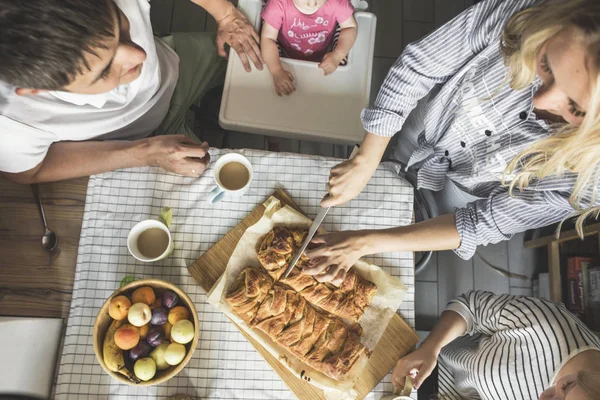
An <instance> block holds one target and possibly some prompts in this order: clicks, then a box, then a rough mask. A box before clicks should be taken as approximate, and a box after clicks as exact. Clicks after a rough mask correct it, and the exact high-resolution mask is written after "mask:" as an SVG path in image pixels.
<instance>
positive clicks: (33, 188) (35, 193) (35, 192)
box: [31, 183, 48, 229]
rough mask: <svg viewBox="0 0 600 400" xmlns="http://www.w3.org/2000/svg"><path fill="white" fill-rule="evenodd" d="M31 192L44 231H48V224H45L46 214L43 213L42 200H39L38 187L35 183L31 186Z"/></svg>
mask: <svg viewBox="0 0 600 400" xmlns="http://www.w3.org/2000/svg"><path fill="white" fill-rule="evenodd" d="M31 192H32V193H33V197H34V199H35V203H36V204H37V206H38V210H40V216H41V217H42V223H43V224H44V229H48V223H47V222H46V214H45V213H44V207H42V200H41V199H40V186H39V185H38V184H37V183H33V184H31Z"/></svg>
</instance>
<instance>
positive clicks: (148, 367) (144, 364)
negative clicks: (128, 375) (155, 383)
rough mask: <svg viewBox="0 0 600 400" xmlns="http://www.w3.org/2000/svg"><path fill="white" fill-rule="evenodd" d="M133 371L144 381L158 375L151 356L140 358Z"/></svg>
mask: <svg viewBox="0 0 600 400" xmlns="http://www.w3.org/2000/svg"><path fill="white" fill-rule="evenodd" d="M133 372H134V373H135V376H137V377H138V378H140V379H141V380H142V381H145V382H146V381H149V380H150V379H152V378H154V375H156V364H155V363H154V360H153V359H151V358H150V357H144V358H140V359H139V360H137V361H136V362H135V365H134V366H133Z"/></svg>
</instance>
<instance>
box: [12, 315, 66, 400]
mask: <svg viewBox="0 0 600 400" xmlns="http://www.w3.org/2000/svg"><path fill="white" fill-rule="evenodd" d="M62 335H63V321H62V319H59V318H18V317H0V354H2V363H0V399H17V398H19V399H49V398H50V395H51V391H52V382H53V380H54V371H55V368H56V361H57V357H58V353H59V350H60V349H59V347H60V341H61V339H62Z"/></svg>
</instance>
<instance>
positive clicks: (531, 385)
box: [392, 291, 600, 400]
mask: <svg viewBox="0 0 600 400" xmlns="http://www.w3.org/2000/svg"><path fill="white" fill-rule="evenodd" d="M436 364H437V365H438V388H439V396H438V398H439V399H443V400H445V399H484V400H488V399H489V400H492V399H494V400H496V399H497V400H506V399H515V400H516V399H518V400H527V399H531V400H537V399H539V400H597V399H600V338H598V337H597V336H596V335H595V334H594V333H593V332H591V331H590V330H589V329H588V328H587V327H586V326H584V325H583V323H582V322H581V321H579V320H578V319H577V318H575V316H573V314H571V313H570V312H569V311H567V310H566V308H565V306H564V305H562V304H556V303H551V302H549V301H546V300H542V299H538V298H533V297H525V296H511V295H507V294H505V295H495V294H493V293H490V292H484V291H473V292H469V293H465V294H463V295H462V296H460V297H458V298H457V299H456V300H453V301H451V302H450V303H449V304H448V307H447V308H446V310H445V311H444V312H443V313H442V316H441V318H440V320H439V321H438V323H437V324H436V326H435V327H434V328H433V330H432V331H431V333H430V334H429V336H427V338H425V340H424V341H423V343H422V344H421V345H420V346H419V348H418V349H417V350H415V351H414V352H412V353H411V354H409V355H407V356H406V357H404V358H401V359H400V360H399V361H398V364H397V365H396V368H395V369H394V373H393V376H392V381H393V383H394V385H396V386H398V387H404V384H405V379H406V377H407V376H409V375H411V376H413V377H414V386H416V387H419V386H420V385H421V384H422V383H423V381H424V380H425V379H427V377H429V375H430V374H431V372H432V371H433V369H434V368H435V366H436Z"/></svg>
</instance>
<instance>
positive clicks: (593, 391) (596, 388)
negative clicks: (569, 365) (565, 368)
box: [576, 371, 600, 399]
mask: <svg viewBox="0 0 600 400" xmlns="http://www.w3.org/2000/svg"><path fill="white" fill-rule="evenodd" d="M576 381H577V384H578V385H579V386H580V387H581V389H583V391H584V392H585V394H587V395H588V396H590V399H600V373H598V372H592V371H579V372H578V373H577V379H576Z"/></svg>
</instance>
